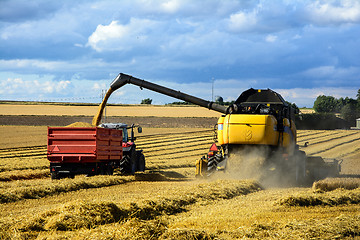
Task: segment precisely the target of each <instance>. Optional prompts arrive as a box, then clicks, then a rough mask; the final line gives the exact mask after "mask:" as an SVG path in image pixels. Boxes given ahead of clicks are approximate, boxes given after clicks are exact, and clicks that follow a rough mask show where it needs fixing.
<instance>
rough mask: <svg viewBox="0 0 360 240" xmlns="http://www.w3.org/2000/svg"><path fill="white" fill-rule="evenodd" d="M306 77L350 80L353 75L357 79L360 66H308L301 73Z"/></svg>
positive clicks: (352, 78)
mask: <svg viewBox="0 0 360 240" xmlns="http://www.w3.org/2000/svg"><path fill="white" fill-rule="evenodd" d="M302 75H304V76H306V77H311V78H313V79H324V78H327V79H337V80H339V79H341V80H347V81H352V80H354V77H355V78H356V79H358V76H359V75H360V67H347V68H341V67H336V66H331V65H330V66H320V67H314V68H310V69H308V70H306V71H304V72H303V73H302Z"/></svg>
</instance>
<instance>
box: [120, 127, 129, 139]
mask: <svg viewBox="0 0 360 240" xmlns="http://www.w3.org/2000/svg"><path fill="white" fill-rule="evenodd" d="M122 135H123V142H128V138H129V136H128V131H127V128H126V127H124V128H122Z"/></svg>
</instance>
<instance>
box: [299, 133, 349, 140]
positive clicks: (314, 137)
mask: <svg viewBox="0 0 360 240" xmlns="http://www.w3.org/2000/svg"><path fill="white" fill-rule="evenodd" d="M325 133H326V134H325ZM323 134H324V135H323ZM340 134H342V133H341V132H338V133H327V132H322V133H321V135H320V134H314V135H311V136H312V137H310V138H308V137H307V136H306V139H303V138H304V137H298V142H305V141H311V140H314V139H319V138H324V137H328V136H334V135H340ZM299 138H301V140H300V139H299Z"/></svg>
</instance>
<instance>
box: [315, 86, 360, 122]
mask: <svg viewBox="0 0 360 240" xmlns="http://www.w3.org/2000/svg"><path fill="white" fill-rule="evenodd" d="M314 110H315V112H317V113H339V114H340V116H341V118H343V119H345V120H346V121H348V122H350V123H354V122H355V120H356V119H357V118H359V117H360V89H359V90H358V91H357V95H356V99H353V98H349V97H346V98H342V97H341V98H335V97H333V96H325V95H320V96H318V97H317V98H316V100H315V102H314Z"/></svg>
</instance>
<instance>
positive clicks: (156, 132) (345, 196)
mask: <svg viewBox="0 0 360 240" xmlns="http://www.w3.org/2000/svg"><path fill="white" fill-rule="evenodd" d="M46 129H47V127H46V126H41V127H33V126H0V132H1V133H2V135H3V136H8V137H7V138H1V139H0V159H1V162H0V189H1V192H0V219H1V220H0V239H35V238H38V239H242V238H244V239H250V238H253V239H262V238H268V239H347V238H348V239H352V238H354V237H359V236H360V229H359V227H358V226H359V225H360V214H359V212H360V191H359V181H356V180H354V179H351V180H349V179H345V180H344V179H327V180H325V181H323V182H318V183H317V184H315V185H314V188H276V187H272V188H268V189H264V188H263V187H262V186H261V184H259V183H258V182H257V181H256V180H249V179H247V180H246V179H241V176H238V177H234V176H231V178H230V177H229V176H227V175H226V174H221V175H218V176H217V177H215V178H212V179H207V180H206V179H195V178H194V163H195V160H197V159H199V158H200V157H201V156H202V155H204V154H206V152H207V150H208V148H209V146H210V145H211V143H212V142H213V131H212V129H210V128H208V129H201V128H144V132H143V133H142V134H138V135H137V136H138V139H137V146H139V148H141V149H143V150H144V154H145V157H146V161H147V171H146V172H145V173H144V174H140V173H139V174H136V175H135V176H121V175H120V174H119V173H118V172H115V175H114V176H96V177H90V178H87V177H85V176H76V177H75V179H62V180H59V181H51V180H50V177H49V173H48V169H47V168H48V166H49V163H48V161H47V159H46ZM24 136H26V137H24ZM24 139H26V140H24ZM306 142H308V144H307V145H308V146H307V147H303V146H304V145H305V143H306ZM298 143H299V145H300V146H301V149H302V150H304V151H306V153H307V154H309V155H318V156H323V157H329V158H338V159H339V158H341V159H343V163H342V173H344V174H360V163H359V161H360V150H359V146H360V131H356V130H351V131H345V130H336V131H310V130H302V131H298Z"/></svg>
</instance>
